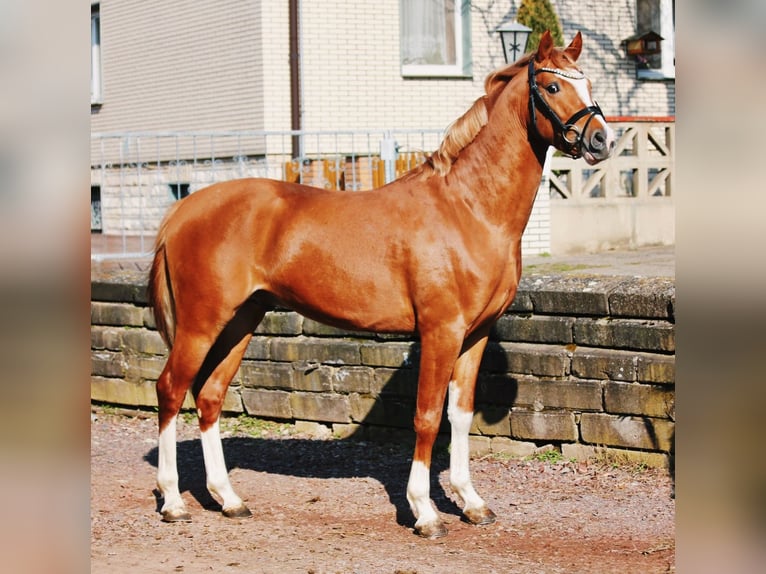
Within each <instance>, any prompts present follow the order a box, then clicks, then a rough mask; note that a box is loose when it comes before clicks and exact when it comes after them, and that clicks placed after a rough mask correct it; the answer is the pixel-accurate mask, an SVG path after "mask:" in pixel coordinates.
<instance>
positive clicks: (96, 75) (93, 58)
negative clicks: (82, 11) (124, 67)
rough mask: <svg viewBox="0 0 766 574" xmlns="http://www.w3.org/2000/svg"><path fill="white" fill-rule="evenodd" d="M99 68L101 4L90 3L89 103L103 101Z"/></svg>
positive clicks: (100, 70)
mask: <svg viewBox="0 0 766 574" xmlns="http://www.w3.org/2000/svg"><path fill="white" fill-rule="evenodd" d="M101 72H102V68H101V6H100V4H98V3H93V4H91V5H90V103H91V105H101V104H102V103H103V96H104V94H103V87H102V73H101Z"/></svg>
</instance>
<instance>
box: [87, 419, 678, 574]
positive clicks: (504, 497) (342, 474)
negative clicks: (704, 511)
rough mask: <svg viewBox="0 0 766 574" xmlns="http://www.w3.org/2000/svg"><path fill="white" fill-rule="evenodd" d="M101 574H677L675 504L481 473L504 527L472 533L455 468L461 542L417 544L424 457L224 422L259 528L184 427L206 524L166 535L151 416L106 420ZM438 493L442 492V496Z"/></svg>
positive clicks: (549, 474) (647, 487) (183, 442)
mask: <svg viewBox="0 0 766 574" xmlns="http://www.w3.org/2000/svg"><path fill="white" fill-rule="evenodd" d="M91 419H92V420H91V571H92V572H94V573H110V572H130V573H135V572H141V573H144V572H147V573H153V572H158V573H159V572H187V573H188V572H211V571H214V572H233V573H236V572H249V573H252V572H263V573H271V572H274V573H276V572H279V573H302V574H310V573H314V574H323V573H351V572H355V573H375V574H397V573H398V574H426V573H450V572H459V571H468V572H472V573H476V574H481V573H485V572H504V573H507V572H514V573H521V574H526V573H530V574H531V573H535V574H539V573H549V572H550V573H559V572H561V573H575V572H583V573H585V572H587V573H589V574H594V573H602V572H603V573H606V572H615V573H619V574H627V573H632V572H635V573H641V574H647V573H653V572H674V571H675V566H674V561H675V541H674V537H675V526H674V517H675V501H674V500H673V498H672V497H671V492H672V483H671V479H670V477H669V476H668V473H667V472H666V471H662V470H654V469H644V468H639V467H636V466H619V465H614V464H607V463H605V462H603V461H601V462H598V463H576V462H570V461H561V460H559V461H551V460H547V461H546V460H503V459H499V458H496V457H483V458H477V459H474V460H473V461H472V466H471V470H472V476H473V480H474V485H475V486H476V489H477V491H478V492H479V493H480V494H482V496H483V497H484V498H485V500H486V501H487V503H488V504H489V506H490V508H492V509H493V510H494V511H495V513H496V514H497V515H498V521H497V522H496V523H495V524H493V525H490V526H484V527H477V526H472V525H469V524H467V523H464V522H461V521H460V512H459V506H458V504H457V502H458V501H456V500H455V499H454V497H453V495H452V493H451V491H450V488H449V486H448V471H447V468H446V467H447V462H448V459H447V456H446V454H445V453H444V452H441V453H439V454H438V455H437V456H436V458H435V460H434V467H433V468H434V471H435V472H434V474H435V475H436V474H437V473H438V484H434V485H433V487H432V497H433V499H434V501H435V503H436V506H437V509H438V510H439V512H440V513H441V515H442V518H443V519H444V521H445V523H446V525H447V528H448V529H449V535H448V536H447V537H445V538H442V539H440V540H436V541H429V540H424V539H421V538H419V537H418V536H416V535H415V534H414V533H413V528H412V527H413V524H414V519H413V517H412V516H411V513H410V511H409V508H408V505H407V502H406V499H405V497H404V490H405V485H406V481H407V476H408V473H409V461H410V456H411V453H410V448H411V445H382V444H375V443H367V442H360V441H351V440H337V439H326V440H319V439H313V438H310V437H308V436H305V435H301V434H298V433H296V432H295V429H294V428H293V427H291V426H288V425H276V424H273V423H272V424H263V425H260V426H258V427H257V428H256V427H249V428H245V427H244V423H242V422H241V420H240V419H231V420H229V421H225V424H224V425H223V428H224V430H225V431H226V432H225V433H224V451H225V453H226V459H227V463H228V466H229V469H230V476H231V479H232V483H233V485H234V487H235V489H236V490H237V491H238V493H239V494H240V496H242V497H243V498H244V500H245V502H246V503H247V504H248V506H249V507H250V509H251V510H252V511H253V515H254V516H253V517H252V518H249V519H242V520H232V519H227V518H224V517H223V516H222V515H221V514H220V512H219V510H220V506H219V505H218V503H217V502H216V501H215V500H213V498H212V497H211V496H210V495H209V494H208V493H207V491H206V490H205V479H204V471H203V463H202V453H201V447H200V444H199V440H198V436H199V435H198V431H197V427H196V423H194V422H192V421H191V420H188V417H186V420H182V421H179V445H178V459H179V472H180V475H181V490H182V495H183V497H184V499H185V501H186V503H187V506H188V509H189V511H190V512H191V514H192V517H193V521H192V522H191V523H180V524H179V523H177V524H166V523H163V522H161V521H160V516H159V512H158V511H159V506H160V503H159V501H158V499H157V495H156V492H155V490H154V487H155V473H156V464H157V423H156V417H155V415H153V414H152V413H140V412H127V413H125V412H118V411H115V410H114V409H102V408H98V407H94V409H93V414H92V416H91ZM436 480H437V477H436V476H435V478H434V481H436Z"/></svg>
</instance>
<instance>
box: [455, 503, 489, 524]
mask: <svg viewBox="0 0 766 574" xmlns="http://www.w3.org/2000/svg"><path fill="white" fill-rule="evenodd" d="M463 516H464V517H465V519H466V520H467V521H468V522H470V523H471V524H476V525H477V526H484V525H485V524H492V523H493V522H495V520H497V516H495V513H494V512H492V511H491V510H490V509H489V508H487V507H486V506H482V507H481V508H471V509H469V510H466V511H464V512H463Z"/></svg>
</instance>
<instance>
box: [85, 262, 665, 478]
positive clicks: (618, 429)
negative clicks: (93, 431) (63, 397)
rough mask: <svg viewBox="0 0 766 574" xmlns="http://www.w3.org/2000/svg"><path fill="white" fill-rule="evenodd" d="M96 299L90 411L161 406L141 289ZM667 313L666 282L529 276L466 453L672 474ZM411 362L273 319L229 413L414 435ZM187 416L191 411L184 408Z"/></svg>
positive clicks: (486, 367) (113, 288)
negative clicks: (551, 456)
mask: <svg viewBox="0 0 766 574" xmlns="http://www.w3.org/2000/svg"><path fill="white" fill-rule="evenodd" d="M91 288H92V289H91V358H92V377H91V399H92V400H93V401H94V402H99V403H108V404H114V405H123V406H130V407H154V406H156V395H155V390H154V382H155V381H156V379H157V377H158V376H159V374H160V372H161V370H162V368H163V366H164V363H165V357H166V352H167V350H166V348H165V345H164V343H163V342H162V340H161V338H160V336H159V334H158V333H157V331H156V330H155V328H154V321H153V317H152V313H151V310H150V309H149V308H148V307H147V305H146V296H145V278H144V277H133V278H131V277H124V276H121V277H106V278H101V279H95V280H93V281H92V283H91ZM674 308H675V285H674V282H673V281H672V280H670V279H660V278H649V279H647V278H631V277H607V276H598V277H596V276H564V275H561V276H542V275H532V276H528V277H525V278H524V279H523V280H522V283H521V285H520V288H519V291H518V294H517V296H516V299H515V301H514V303H513V305H512V306H511V308H510V309H509V310H508V312H507V313H506V314H505V315H504V316H503V317H501V318H500V320H499V321H498V322H497V324H496V326H495V328H494V330H493V333H492V339H491V342H490V344H489V345H488V348H487V350H486V352H485V355H484V359H483V362H482V366H481V370H480V374H479V379H478V384H477V396H476V413H475V416H474V421H473V426H472V429H471V435H472V436H471V445H472V448H473V450H474V452H503V453H508V454H511V455H526V454H531V453H533V452H534V451H535V449H536V448H539V447H541V446H544V445H547V444H553V445H554V446H555V447H557V448H559V449H560V450H561V452H562V454H563V455H564V456H565V457H567V458H575V459H583V458H588V457H591V456H596V455H608V456H611V455H618V456H621V457H625V458H626V459H628V460H634V461H641V462H644V463H646V464H649V465H652V466H665V465H667V464H668V463H669V461H670V457H671V456H672V453H673V449H674V447H673V442H674V431H675V407H674V402H675V319H674ZM419 352H420V346H419V343H418V341H417V339H416V338H412V337H408V336H392V335H378V334H370V333H359V332H349V331H342V330H338V329H334V328H331V327H327V326H325V325H322V324H320V323H317V322H315V321H312V320H310V319H306V318H304V317H302V316H300V315H298V314H296V313H293V312H291V311H288V310H276V311H273V312H271V313H269V314H268V315H267V316H266V318H265V319H264V321H263V322H262V323H261V324H260V325H259V327H258V329H257V331H256V336H255V337H253V340H252V342H251V343H250V346H249V347H248V349H247V352H246V354H245V358H244V360H243V363H242V366H241V368H240V370H239V372H238V373H237V375H236V377H235V379H234V381H233V383H232V385H231V387H230V388H229V392H228V395H227V397H226V402H225V406H224V408H225V410H226V411H227V412H228V413H247V414H250V415H253V416H258V417H265V418H270V419H278V420H286V421H294V422H307V421H308V422H311V423H312V424H317V425H323V426H325V427H327V428H331V429H332V430H333V432H334V433H335V434H336V435H339V436H343V437H349V436H357V437H361V438H365V439H371V440H375V439H390V438H396V437H398V438H402V437H403V436H411V435H412V418H413V415H414V408H415V397H416V393H417V373H418V370H417V369H418V359H419ZM184 406H185V407H186V408H193V407H194V403H193V400H192V399H191V397H187V401H186V403H185V405H184ZM443 430H444V431H445V432H446V431H447V430H448V423H447V422H446V415H445V418H444V421H443ZM445 436H446V435H445Z"/></svg>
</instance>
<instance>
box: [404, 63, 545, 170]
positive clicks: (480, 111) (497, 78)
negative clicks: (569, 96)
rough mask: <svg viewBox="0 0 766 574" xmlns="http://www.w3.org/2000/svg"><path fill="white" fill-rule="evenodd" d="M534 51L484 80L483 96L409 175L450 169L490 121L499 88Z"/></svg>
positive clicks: (450, 127)
mask: <svg viewBox="0 0 766 574" xmlns="http://www.w3.org/2000/svg"><path fill="white" fill-rule="evenodd" d="M533 56H534V54H526V55H525V56H522V57H521V58H519V59H518V60H516V62H514V63H513V64H509V65H507V66H504V67H502V68H498V69H497V70H495V71H494V72H492V73H491V74H490V75H489V76H487V78H486V80H484V91H485V95H483V96H481V97H480V98H478V99H477V100H476V101H475V102H474V103H473V105H472V106H471V107H470V108H469V109H468V111H467V112H465V113H464V114H463V115H462V116H460V117H459V118H458V119H456V120H455V121H454V122H452V124H450V126H449V127H448V128H447V130H446V132H445V134H444V139H443V140H442V142H441V144H440V145H439V149H437V150H436V151H435V152H433V153H432V154H431V155H430V156H428V157H427V158H426V160H425V161H424V162H423V164H421V166H420V167H418V168H415V169H414V170H413V171H412V172H411V175H413V176H414V175H420V174H424V175H430V174H432V173H435V174H437V175H440V176H445V175H447V174H448V173H449V172H450V169H452V164H453V163H454V161H455V160H456V159H457V157H458V155H460V152H461V151H463V149H464V148H465V147H466V146H467V145H468V144H470V143H471V142H472V141H473V140H474V139H475V138H476V136H477V135H478V133H479V132H480V131H481V128H483V127H484V126H485V125H487V121H488V120H489V109H490V108H491V106H492V104H493V103H494V100H495V98H496V97H497V95H498V94H499V89H498V88H501V87H502V86H504V85H505V84H507V83H508V82H509V81H510V79H511V78H513V77H514V76H515V75H516V74H518V73H519V72H520V71H524V70H526V67H527V65H528V64H529V60H530V59H531V58H532V57H533Z"/></svg>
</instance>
